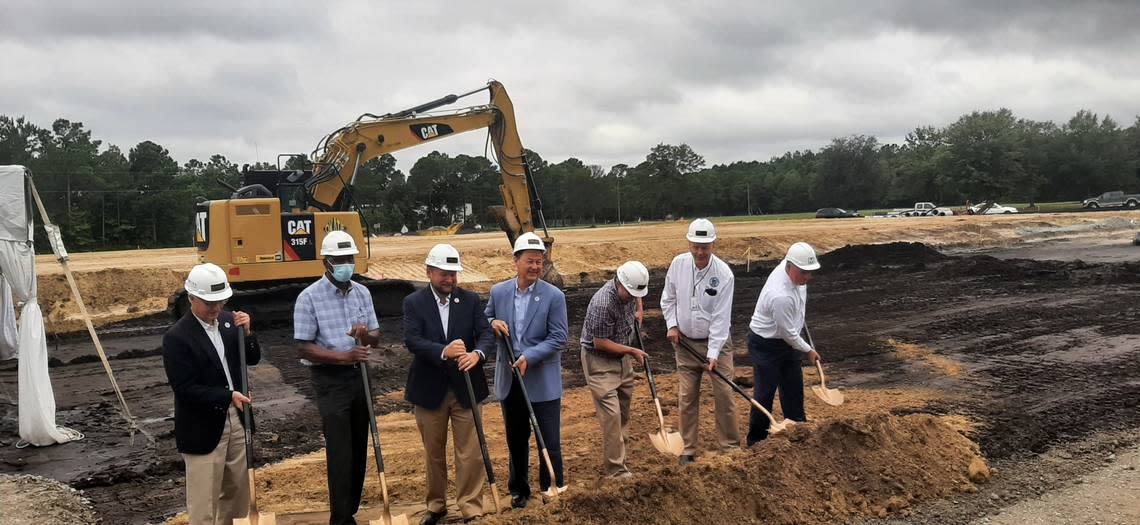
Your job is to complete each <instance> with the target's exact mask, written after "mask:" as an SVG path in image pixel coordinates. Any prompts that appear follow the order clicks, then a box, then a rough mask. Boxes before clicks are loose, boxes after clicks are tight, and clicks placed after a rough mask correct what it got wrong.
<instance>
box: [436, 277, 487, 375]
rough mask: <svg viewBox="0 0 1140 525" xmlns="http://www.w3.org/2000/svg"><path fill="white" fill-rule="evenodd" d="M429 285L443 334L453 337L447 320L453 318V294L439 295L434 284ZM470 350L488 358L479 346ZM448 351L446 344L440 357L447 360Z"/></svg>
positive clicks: (481, 357) (480, 356)
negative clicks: (448, 330) (448, 328)
mask: <svg viewBox="0 0 1140 525" xmlns="http://www.w3.org/2000/svg"><path fill="white" fill-rule="evenodd" d="M428 287H429V288H431V295H432V297H435V306H436V308H438V309H439V322H440V323H443V336H444V337H445V338H446V337H451V334H449V333H447V321H448V320H449V319H451V303H452V300H451V294H447V295H446V296H441V295H439V292H437V291H436V290H435V287H434V286H432V285H430V284H429V285H428ZM458 300H459V299H456V301H458ZM448 343H450V341H448ZM468 352H475V353H477V354H479V358H480V359H485V358H486V356H485V355H483V351H482V350H479V349H478V348H476V349H474V350H468ZM446 353H447V345H446V344H445V345H443V351H442V352H440V353H439V358H440V359H442V360H444V361H447V356H446V355H445V354H446Z"/></svg>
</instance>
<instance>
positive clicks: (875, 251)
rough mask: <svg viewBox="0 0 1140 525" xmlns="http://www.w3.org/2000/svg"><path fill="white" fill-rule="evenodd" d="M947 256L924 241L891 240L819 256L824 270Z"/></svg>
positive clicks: (850, 246) (885, 264)
mask: <svg viewBox="0 0 1140 525" xmlns="http://www.w3.org/2000/svg"><path fill="white" fill-rule="evenodd" d="M944 259H946V256H945V255H942V254H941V253H939V251H938V250H935V249H934V248H931V247H929V246H927V245H925V244H923V243H921V242H892V243H887V244H860V245H851V244H848V245H847V246H844V247H842V248H839V249H836V250H832V251H830V252H827V253H825V254H823V255H822V256H820V258H819V262H820V264H821V265H822V267H823V269H824V270H831V269H836V270H839V269H852V268H860V267H863V266H866V265H871V264H874V265H877V266H906V265H911V264H919V263H932V262H939V261H942V260H944Z"/></svg>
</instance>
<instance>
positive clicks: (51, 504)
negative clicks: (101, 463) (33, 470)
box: [0, 474, 98, 525]
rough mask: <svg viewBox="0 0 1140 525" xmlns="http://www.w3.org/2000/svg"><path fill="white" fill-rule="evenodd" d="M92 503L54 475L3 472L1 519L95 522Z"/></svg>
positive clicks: (10, 524) (38, 523)
mask: <svg viewBox="0 0 1140 525" xmlns="http://www.w3.org/2000/svg"><path fill="white" fill-rule="evenodd" d="M97 521H98V518H97V516H96V514H95V511H94V510H92V509H91V503H90V502H88V501H87V500H86V499H84V498H83V496H82V495H80V493H79V491H77V490H75V489H73V488H71V487H68V486H67V485H65V484H63V483H60V482H58V481H56V480H54V479H47V478H41V477H39V476H28V475H19V476H13V475H9V474H0V523H3V524H4V525H79V524H90V523H96V522H97Z"/></svg>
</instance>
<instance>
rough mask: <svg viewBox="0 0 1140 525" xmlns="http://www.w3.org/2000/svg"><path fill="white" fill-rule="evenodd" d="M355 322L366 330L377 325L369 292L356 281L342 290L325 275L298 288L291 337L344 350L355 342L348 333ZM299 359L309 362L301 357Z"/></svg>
mask: <svg viewBox="0 0 1140 525" xmlns="http://www.w3.org/2000/svg"><path fill="white" fill-rule="evenodd" d="M356 323H360V324H364V325H367V326H368V329H369V330H375V329H377V328H380V323H379V322H378V321H377V319H376V310H375V309H374V308H373V306H372V294H370V293H369V292H368V288H366V287H365V286H364V285H363V284H360V283H358V282H353V283H352V286H351V287H350V288H349V289H348V291H346V292H342V291H341V290H340V288H337V287H336V285H335V284H333V283H332V282H330V281H329V279H328V277H321V280H319V281H317V282H315V283H313V284H310V285H309V286H308V287H307V288H305V289H304V290H303V291H301V294H300V295H298V296H297V303H296V304H295V305H294V306H293V339H296V340H298V341H312V342H314V343H316V344H318V345H320V346H323V347H325V348H327V349H329V350H332V351H334V352H347V351H349V350H352V347H353V346H354V345H356V341H354V340H353V339H352V338H351V337H349V336H348V332H349V330H351V329H352V325H353V324H356ZM301 362H302V363H305V364H306V365H308V364H309V363H308V362H307V361H306V360H304V359H302V360H301Z"/></svg>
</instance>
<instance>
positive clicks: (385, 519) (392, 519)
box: [368, 514, 408, 525]
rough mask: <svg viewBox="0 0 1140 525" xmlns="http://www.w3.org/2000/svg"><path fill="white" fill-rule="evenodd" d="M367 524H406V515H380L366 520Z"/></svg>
mask: <svg viewBox="0 0 1140 525" xmlns="http://www.w3.org/2000/svg"><path fill="white" fill-rule="evenodd" d="M368 525H408V515H407V514H396V515H395V516H381V517H380V519H378V520H368Z"/></svg>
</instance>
